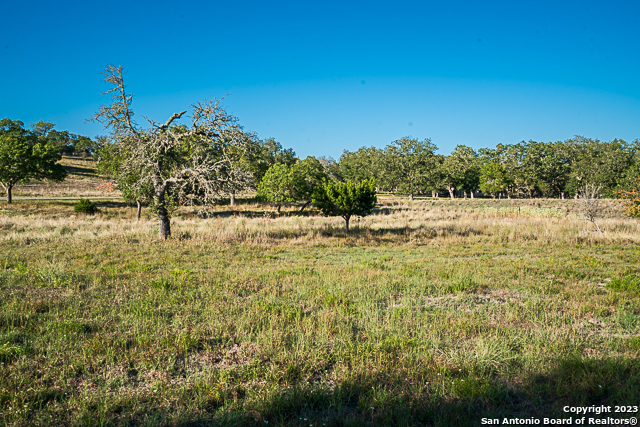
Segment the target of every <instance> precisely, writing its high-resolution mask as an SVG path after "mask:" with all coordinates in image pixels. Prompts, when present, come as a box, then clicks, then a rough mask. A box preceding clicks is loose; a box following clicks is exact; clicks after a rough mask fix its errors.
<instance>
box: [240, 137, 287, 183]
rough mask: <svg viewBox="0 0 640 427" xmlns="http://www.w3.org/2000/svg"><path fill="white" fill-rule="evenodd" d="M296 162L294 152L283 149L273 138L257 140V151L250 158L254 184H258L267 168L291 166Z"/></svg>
mask: <svg viewBox="0 0 640 427" xmlns="http://www.w3.org/2000/svg"><path fill="white" fill-rule="evenodd" d="M297 161H298V158H297V157H296V153H295V151H293V149H291V148H283V147H282V144H280V143H279V142H278V141H276V140H275V139H274V138H266V139H264V140H263V141H260V140H258V149H257V150H256V151H255V153H254V155H253V156H252V157H251V158H250V169H251V172H252V174H253V176H254V178H255V182H256V183H260V181H262V178H263V177H264V175H265V174H266V173H267V171H268V170H269V168H270V167H271V166H273V165H275V164H284V165H288V166H293V165H294V164H295V163H296V162H297Z"/></svg>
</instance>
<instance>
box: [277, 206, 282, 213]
mask: <svg viewBox="0 0 640 427" xmlns="http://www.w3.org/2000/svg"><path fill="white" fill-rule="evenodd" d="M281 207H282V205H278V215H280V208H281Z"/></svg>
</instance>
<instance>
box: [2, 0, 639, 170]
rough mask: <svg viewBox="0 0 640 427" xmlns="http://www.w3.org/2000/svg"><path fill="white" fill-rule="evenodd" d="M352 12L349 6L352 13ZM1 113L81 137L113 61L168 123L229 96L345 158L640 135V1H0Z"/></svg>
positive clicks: (245, 110) (250, 118)
mask: <svg viewBox="0 0 640 427" xmlns="http://www.w3.org/2000/svg"><path fill="white" fill-rule="evenodd" d="M345 3H346V4H345ZM1 10H2V14H3V19H2V25H1V26H0V85H1V86H0V89H1V90H0V117H9V118H11V119H13V120H22V121H23V122H25V123H26V124H30V123H34V122H36V121H38V120H45V121H50V122H53V123H55V124H56V128H57V129H59V130H65V129H66V130H69V131H71V132H73V133H78V134H82V135H87V136H91V137H93V136H95V135H97V134H104V133H106V132H105V131H104V130H103V129H102V127H101V126H100V125H99V124H95V123H85V122H84V120H85V119H86V118H88V117H90V116H91V115H92V114H93V113H94V112H96V111H97V109H98V107H99V105H100V104H102V103H107V102H108V101H109V99H108V97H107V96H103V95H101V92H103V91H104V90H106V89H107V88H108V86H107V85H106V84H105V83H103V82H102V81H101V78H102V76H101V72H102V71H103V69H104V66H105V65H107V64H110V63H111V64H122V65H123V67H124V68H125V69H126V70H127V74H126V76H125V83H126V84H127V88H128V90H129V91H130V92H131V93H133V94H134V97H135V98H134V103H133V109H134V111H135V112H136V117H137V118H138V121H139V122H143V119H142V117H143V116H149V117H151V118H154V119H156V120H158V121H164V120H166V118H167V117H168V116H169V115H171V114H172V113H173V112H175V111H179V110H182V109H185V108H187V107H188V106H189V105H190V104H191V103H193V102H195V101H200V100H203V99H208V98H212V97H219V96H221V95H224V94H225V93H229V96H228V97H227V98H226V99H225V105H226V106H227V108H228V110H229V111H230V112H231V113H233V114H234V115H236V116H237V117H238V118H239V119H240V123H241V124H243V125H244V127H245V129H246V130H249V131H254V132H257V133H258V135H259V136H260V137H261V138H265V137H274V138H276V139H277V140H278V141H280V142H281V143H282V144H283V146H285V147H291V148H293V149H294V150H295V151H296V153H297V154H298V155H299V156H301V157H305V156H307V155H314V156H321V155H328V156H332V157H334V158H336V159H338V158H339V157H340V155H341V153H342V151H343V150H344V149H348V150H352V151H353V150H356V149H358V148H359V147H362V146H371V145H374V146H376V147H384V146H385V145H387V144H388V143H389V142H391V141H393V140H395V139H399V138H401V137H403V136H405V135H411V136H413V137H417V138H420V139H423V138H431V139H432V141H433V143H435V144H436V145H437V146H438V147H440V152H442V153H449V152H450V151H451V150H452V149H453V148H454V147H455V146H456V145H457V144H465V145H470V146H472V147H474V148H476V149H477V148H480V147H491V146H495V144H497V143H516V142H519V141H521V140H529V139H533V140H536V141H552V140H553V141H556V140H564V139H568V138H571V137H572V136H574V135H583V136H586V137H591V138H599V139H601V140H610V139H613V138H623V139H625V140H627V141H631V140H634V139H636V138H640V1H637V0H629V1H615V0H613V1H612V0H608V1H558V0H556V1H540V0H536V1H519V0H515V1H514V0H510V1H449V2H444V1H415V2H403V1H395V2H376V1H362V2H360V1H348V2H333V1H304V0H300V1H291V2H283V1H268V0H266V1H265V0H263V1H252V2H249V1H224V2H223V1H171V2H167V1H153V2H151V1H148V2H143V1H119V0H112V1H109V2H91V1H88V2H87V1H83V2H80V1H77V2H73V1H28V0H23V1H20V2H17V1H15V2H9V1H7V2H4V4H3V5H2V8H1Z"/></svg>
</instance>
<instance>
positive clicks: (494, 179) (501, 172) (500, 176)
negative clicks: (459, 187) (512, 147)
mask: <svg viewBox="0 0 640 427" xmlns="http://www.w3.org/2000/svg"><path fill="white" fill-rule="evenodd" d="M510 182H511V181H510V179H509V177H508V175H507V172H506V170H505V168H504V167H503V166H502V165H500V164H499V163H495V162H491V163H485V164H483V165H482V166H480V191H482V192H483V193H487V194H491V195H492V196H493V198H494V199H495V197H496V196H497V195H498V194H500V193H502V192H503V191H505V190H506V189H507V188H508V187H509V184H510Z"/></svg>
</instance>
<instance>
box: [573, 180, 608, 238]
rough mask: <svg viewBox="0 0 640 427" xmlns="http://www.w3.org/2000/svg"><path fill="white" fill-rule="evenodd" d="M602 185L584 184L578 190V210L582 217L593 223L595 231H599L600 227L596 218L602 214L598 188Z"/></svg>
mask: <svg viewBox="0 0 640 427" xmlns="http://www.w3.org/2000/svg"><path fill="white" fill-rule="evenodd" d="M601 189H602V187H601V186H600V185H596V184H585V185H584V186H582V188H581V189H580V190H579V191H578V199H577V203H578V212H580V213H581V214H582V215H583V216H584V218H585V219H586V220H587V221H589V222H591V223H593V225H594V226H595V227H596V231H597V232H598V233H601V232H602V230H600V227H599V226H598V223H597V222H596V220H597V219H598V218H599V217H600V216H602V212H603V206H602V204H601V203H600V190H601Z"/></svg>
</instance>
